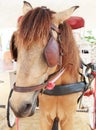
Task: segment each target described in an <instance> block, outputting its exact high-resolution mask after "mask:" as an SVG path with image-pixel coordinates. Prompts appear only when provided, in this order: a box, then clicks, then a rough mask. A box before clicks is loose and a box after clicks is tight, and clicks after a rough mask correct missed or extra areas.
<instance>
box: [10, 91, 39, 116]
mask: <svg viewBox="0 0 96 130" xmlns="http://www.w3.org/2000/svg"><path fill="white" fill-rule="evenodd" d="M38 94H39V91H36V92H33V94H32V95H31V97H32V99H31V100H23V101H22V102H20V101H18V100H15V97H14V93H13V94H12V96H11V97H10V98H9V105H10V107H11V109H12V110H13V112H14V114H15V115H16V117H19V118H22V117H29V116H32V115H33V114H34V113H35V110H36V106H37V97H38Z"/></svg>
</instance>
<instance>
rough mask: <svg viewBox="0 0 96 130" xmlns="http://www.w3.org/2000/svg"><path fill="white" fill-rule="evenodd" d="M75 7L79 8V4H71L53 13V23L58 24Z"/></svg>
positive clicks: (68, 15)
mask: <svg viewBox="0 0 96 130" xmlns="http://www.w3.org/2000/svg"><path fill="white" fill-rule="evenodd" d="M77 8H79V6H72V7H71V8H68V9H66V10H64V11H61V12H58V13H56V14H53V23H54V24H57V25H59V24H60V23H62V22H63V21H65V20H66V19H68V18H69V17H70V16H71V15H72V13H73V12H74V11H75V10H76V9H77Z"/></svg>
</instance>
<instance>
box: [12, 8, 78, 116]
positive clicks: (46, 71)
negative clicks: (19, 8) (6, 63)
mask: <svg viewBox="0 0 96 130" xmlns="http://www.w3.org/2000/svg"><path fill="white" fill-rule="evenodd" d="M76 8H77V6H76V7H75V6H74V7H72V8H70V9H68V10H66V11H64V12H60V13H57V14H52V15H53V16H52V20H51V22H50V23H51V24H52V23H53V24H54V23H55V25H58V24H59V23H61V22H62V21H64V20H65V19H66V18H68V17H69V15H70V14H71V13H72V12H73V11H74V10H75V9H76ZM31 12H32V11H31ZM31 12H28V13H31ZM32 13H33V12H32ZM29 15H30V14H26V15H25V16H24V17H25V18H27V20H30V17H29ZM31 15H32V14H31ZM42 16H43V15H42ZM65 16H66V17H65ZM32 18H33V17H32ZM25 21H26V20H25ZM25 21H24V20H23V22H22V23H21V27H20V29H19V30H18V33H16V38H17V40H16V41H15V42H13V43H11V45H13V48H14V46H15V47H16V48H15V53H18V54H16V55H15V58H16V59H17V73H16V86H20V87H26V88H27V87H29V86H36V85H40V84H43V83H44V82H45V81H46V80H47V79H48V76H49V75H51V74H53V73H54V72H55V71H56V68H57V64H55V65H52V66H51V67H50V66H49V65H48V64H47V63H46V60H45V58H44V55H45V54H44V51H45V48H46V46H47V43H48V38H49V35H45V34H44V36H43V38H41V37H42V32H44V31H45V32H46V30H48V29H49V28H48V29H46V27H45V29H44V30H43V31H41V34H39V33H38V30H39V31H40V30H41V29H42V28H44V26H45V25H44V24H43V26H42V27H41V25H42V23H41V24H40V22H41V21H40V22H39V24H36V26H37V27H36V26H35V27H36V28H37V33H36V34H35V35H34V37H35V36H36V35H37V37H39V38H38V39H37V40H36V38H34V37H33V39H32V40H30V39H31V37H32V35H33V34H34V32H33V33H32V35H31V37H29V35H30V33H31V31H32V30H30V31H29V30H27V31H25V30H23V31H22V28H26V27H27V26H28V25H29V24H30V25H31V24H32V21H31V22H30V21H27V22H28V23H27V22H26V23H25ZM37 21H38V20H37ZM43 21H44V20H43ZM23 24H25V25H24V27H23ZM30 27H31V26H30ZM30 27H29V29H30ZM40 27H41V29H40ZM33 28H34V27H33ZM38 28H39V29H38ZM20 30H21V32H22V33H23V32H24V31H25V33H26V32H27V33H26V36H25V34H24V35H22V34H21V33H20ZM49 30H50V29H49ZM24 36H25V37H24ZM26 37H27V38H29V39H27V40H26ZM54 37H55V36H54ZM40 38H41V39H40ZM11 41H14V40H11ZM15 44H16V45H15ZM27 44H28V46H27V47H26V45H27ZM56 47H57V46H56ZM49 48H50V47H49ZM51 48H52V47H51ZM47 50H48V49H47ZM57 50H58V47H57ZM57 52H58V51H57ZM12 54H13V58H14V51H12ZM57 57H58V55H57ZM48 58H49V57H48V53H47V60H48ZM53 59H54V57H53ZM57 59H58V58H57ZM56 62H57V61H56ZM32 95H33V92H31V91H30V92H27V93H26V92H25V93H21V92H15V91H13V93H12V96H11V98H10V106H11V108H12V109H13V111H14V113H15V114H16V116H18V117H26V116H30V115H32V114H33V113H34V112H33V110H32V109H33V108H32Z"/></svg>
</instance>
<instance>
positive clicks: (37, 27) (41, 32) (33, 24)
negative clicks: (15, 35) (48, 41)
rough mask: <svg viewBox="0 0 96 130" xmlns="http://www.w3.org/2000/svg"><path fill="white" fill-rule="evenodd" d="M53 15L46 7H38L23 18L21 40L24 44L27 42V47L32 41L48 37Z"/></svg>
mask: <svg viewBox="0 0 96 130" xmlns="http://www.w3.org/2000/svg"><path fill="white" fill-rule="evenodd" d="M53 13H55V12H52V11H51V10H49V9H47V8H46V7H37V8H35V9H32V10H30V11H29V12H28V13H27V14H26V15H25V16H24V17H23V19H22V22H21V25H20V28H19V36H20V37H19V38H21V39H23V40H24V42H23V44H24V43H26V42H27V44H26V46H27V45H28V44H32V41H40V40H43V39H44V38H46V37H48V35H49V30H50V25H51V22H52V14H53Z"/></svg>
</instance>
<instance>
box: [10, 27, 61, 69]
mask: <svg viewBox="0 0 96 130" xmlns="http://www.w3.org/2000/svg"><path fill="white" fill-rule="evenodd" d="M52 30H54V31H56V32H57V33H58V31H57V30H58V28H56V27H55V26H53V25H52V27H51V31H50V32H51V33H50V32H49V34H50V38H49V40H48V43H47V45H46V47H45V49H44V53H43V54H44V59H45V61H46V63H47V65H48V66H49V67H53V66H55V65H57V64H58V63H59V53H60V52H59V43H58V42H57V41H56V40H55V38H54V37H53V35H52ZM15 34H16V33H13V35H12V38H11V43H10V50H11V54H12V57H13V59H14V60H15V61H17V58H18V50H17V48H16V46H15V37H16V35H15Z"/></svg>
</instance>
